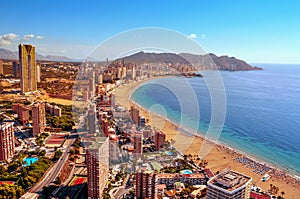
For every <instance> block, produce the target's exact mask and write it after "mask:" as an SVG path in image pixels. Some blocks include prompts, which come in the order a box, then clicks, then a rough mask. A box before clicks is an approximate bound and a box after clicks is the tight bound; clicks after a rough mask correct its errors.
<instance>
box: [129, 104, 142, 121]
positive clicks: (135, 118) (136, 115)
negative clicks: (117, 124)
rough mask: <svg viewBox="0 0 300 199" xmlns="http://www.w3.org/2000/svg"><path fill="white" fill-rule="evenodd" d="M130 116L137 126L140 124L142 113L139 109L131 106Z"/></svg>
mask: <svg viewBox="0 0 300 199" xmlns="http://www.w3.org/2000/svg"><path fill="white" fill-rule="evenodd" d="M130 116H131V119H132V120H133V121H134V122H135V124H136V125H138V124H139V117H140V111H139V109H138V108H136V107H134V106H131V107H130Z"/></svg>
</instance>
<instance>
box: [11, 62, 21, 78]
mask: <svg viewBox="0 0 300 199" xmlns="http://www.w3.org/2000/svg"><path fill="white" fill-rule="evenodd" d="M20 73H21V68H20V64H19V63H18V62H16V61H14V62H13V74H14V77H15V78H20Z"/></svg>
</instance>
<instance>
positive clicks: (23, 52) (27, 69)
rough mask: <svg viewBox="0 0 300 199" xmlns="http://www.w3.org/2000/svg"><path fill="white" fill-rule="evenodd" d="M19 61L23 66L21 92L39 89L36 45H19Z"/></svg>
mask: <svg viewBox="0 0 300 199" xmlns="http://www.w3.org/2000/svg"><path fill="white" fill-rule="evenodd" d="M19 62H20V68H21V81H20V83H21V93H22V94H25V93H27V92H34V91H36V90H37V79H36V77H37V74H36V73H37V69H36V62H35V47H34V46H32V45H25V44H20V45H19Z"/></svg>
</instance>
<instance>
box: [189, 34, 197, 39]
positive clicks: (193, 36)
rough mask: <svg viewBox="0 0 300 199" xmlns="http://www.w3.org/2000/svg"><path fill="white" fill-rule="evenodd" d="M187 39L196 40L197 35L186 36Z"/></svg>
mask: <svg viewBox="0 0 300 199" xmlns="http://www.w3.org/2000/svg"><path fill="white" fill-rule="evenodd" d="M187 38H188V39H196V38H197V35H196V34H194V33H192V34H190V35H188V36H187Z"/></svg>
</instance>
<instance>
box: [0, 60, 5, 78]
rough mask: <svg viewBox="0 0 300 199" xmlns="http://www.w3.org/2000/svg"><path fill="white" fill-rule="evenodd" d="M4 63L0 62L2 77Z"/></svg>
mask: <svg viewBox="0 0 300 199" xmlns="http://www.w3.org/2000/svg"><path fill="white" fill-rule="evenodd" d="M3 74H4V73H3V61H2V60H0V75H3Z"/></svg>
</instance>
